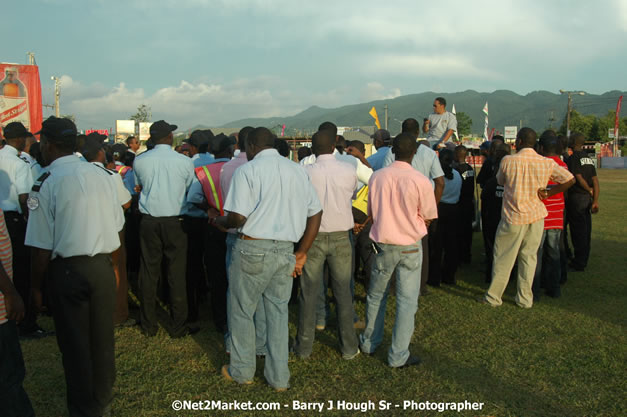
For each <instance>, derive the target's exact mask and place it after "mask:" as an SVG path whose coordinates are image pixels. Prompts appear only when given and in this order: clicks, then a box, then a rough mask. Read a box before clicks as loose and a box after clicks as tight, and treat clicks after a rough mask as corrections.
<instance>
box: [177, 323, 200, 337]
mask: <svg viewBox="0 0 627 417" xmlns="http://www.w3.org/2000/svg"><path fill="white" fill-rule="evenodd" d="M199 331H200V327H191V326H186V327H185V328H184V329H183V331H182V332H180V333H178V334H175V335H172V339H180V338H182V337H185V336H191V335H193V334H196V333H198V332H199Z"/></svg>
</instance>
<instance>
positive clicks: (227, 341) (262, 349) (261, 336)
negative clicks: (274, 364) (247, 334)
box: [224, 233, 268, 356]
mask: <svg viewBox="0 0 627 417" xmlns="http://www.w3.org/2000/svg"><path fill="white" fill-rule="evenodd" d="M237 239H238V237H237V233H228V234H227V235H226V278H227V279H228V278H229V265H231V256H232V253H233V247H234V246H235V242H237ZM229 305H230V302H229V289H228V287H227V289H226V314H227V317H228V316H229V314H230V313H229ZM253 320H254V322H255V347H256V352H257V355H260V356H265V355H266V353H268V349H266V310H264V308H263V301H262V300H261V299H260V300H259V304H257V310H255V315H254V318H253ZM224 347H225V349H226V351H227V352H229V353H230V352H231V331H230V330H229V328H228V326H227V329H226V333H224Z"/></svg>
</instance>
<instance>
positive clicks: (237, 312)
mask: <svg viewBox="0 0 627 417" xmlns="http://www.w3.org/2000/svg"><path fill="white" fill-rule="evenodd" d="M293 252H294V244H293V243H292V242H284V241H276V240H242V239H238V240H237V242H235V246H234V247H233V251H232V254H231V264H230V266H229V277H230V278H229V280H230V281H229V288H230V291H229V303H230V305H229V317H228V322H229V329H230V330H231V363H230V365H229V373H230V374H231V376H232V377H233V379H234V380H235V381H237V382H239V383H245V382H247V381H251V380H252V379H253V377H254V375H255V365H256V358H255V345H253V343H251V342H252V341H253V340H255V324H254V321H253V316H254V314H255V311H256V310H257V305H258V304H259V302H260V300H261V301H262V303H263V306H264V308H265V312H266V345H267V349H268V353H267V355H266V360H265V368H264V376H265V377H266V380H267V381H268V384H270V385H271V386H272V387H274V388H287V387H289V379H290V371H289V368H288V365H287V362H288V358H289V346H288V345H289V332H288V319H289V314H288V306H287V304H288V302H289V300H290V295H291V292H292V283H293V278H292V272H293V271H294V265H295V263H296V258H295V257H294V253H293Z"/></svg>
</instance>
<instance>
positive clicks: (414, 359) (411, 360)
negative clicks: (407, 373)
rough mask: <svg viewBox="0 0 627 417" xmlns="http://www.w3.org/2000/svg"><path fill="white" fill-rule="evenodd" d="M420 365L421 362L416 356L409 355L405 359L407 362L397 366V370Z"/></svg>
mask: <svg viewBox="0 0 627 417" xmlns="http://www.w3.org/2000/svg"><path fill="white" fill-rule="evenodd" d="M421 363H422V361H421V360H420V358H419V357H418V356H413V355H409V358H407V361H406V362H405V364H404V365H401V366H399V367H398V369H402V368H409V367H410V366H416V365H420V364H421Z"/></svg>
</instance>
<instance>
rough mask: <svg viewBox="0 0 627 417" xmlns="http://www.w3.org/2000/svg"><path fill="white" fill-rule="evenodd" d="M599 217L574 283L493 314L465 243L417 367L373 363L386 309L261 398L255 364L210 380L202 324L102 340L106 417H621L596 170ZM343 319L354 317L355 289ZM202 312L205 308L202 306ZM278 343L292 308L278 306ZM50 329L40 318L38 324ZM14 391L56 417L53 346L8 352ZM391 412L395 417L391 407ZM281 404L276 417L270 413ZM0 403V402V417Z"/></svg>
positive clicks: (612, 240)
mask: <svg viewBox="0 0 627 417" xmlns="http://www.w3.org/2000/svg"><path fill="white" fill-rule="evenodd" d="M599 176H600V180H601V200H600V207H601V209H600V213H599V214H597V215H595V216H593V235H592V240H593V242H592V256H591V261H590V264H589V267H588V269H587V271H586V272H584V273H574V272H573V273H570V274H569V277H568V282H567V284H566V285H565V286H564V287H563V296H562V298H560V299H558V300H553V299H549V298H548V297H545V298H543V299H542V301H541V302H540V303H537V304H536V305H534V307H533V308H532V309H531V310H523V309H520V308H518V307H516V305H515V304H514V303H513V290H514V285H515V284H513V283H510V285H509V288H508V291H507V293H506V297H505V303H504V305H503V306H502V307H500V308H496V309H495V308H491V307H489V306H485V305H480V304H478V303H476V302H475V301H474V298H475V297H476V296H478V295H479V294H481V293H482V292H483V291H484V290H485V284H484V283H483V275H482V274H481V270H482V268H483V265H482V242H481V235H480V233H475V236H474V252H473V255H474V257H473V263H472V264H471V265H464V266H463V267H462V269H461V270H460V271H459V272H458V286H457V287H443V288H440V289H433V290H431V291H430V294H429V295H427V296H425V297H421V298H420V300H419V305H420V306H419V311H418V313H417V316H416V331H415V333H414V337H413V340H412V344H411V346H410V349H411V351H412V352H413V353H415V354H417V355H419V356H420V357H421V358H422V359H423V363H422V364H421V365H420V366H418V367H414V368H409V369H402V370H397V369H390V368H389V367H388V366H387V363H386V355H387V349H388V348H389V344H390V338H391V329H392V324H393V320H394V308H393V307H394V301H393V299H392V300H390V302H389V303H388V314H387V316H386V334H385V339H384V342H383V345H382V346H381V347H380V348H379V350H378V351H377V354H376V355H375V356H374V357H368V356H366V355H361V356H359V357H358V358H356V359H355V360H353V361H350V362H347V361H343V360H342V359H341V357H340V354H339V352H338V349H337V337H336V333H335V328H333V327H330V328H327V330H325V331H323V332H317V334H316V337H317V340H316V343H315V345H314V353H313V355H312V357H311V359H309V360H307V361H302V360H300V361H295V362H291V363H290V370H291V373H292V379H291V385H292V388H291V389H290V390H289V391H288V392H284V393H275V392H274V391H273V390H272V389H271V388H270V387H269V386H268V385H267V384H266V383H265V380H264V378H263V361H262V360H259V361H258V363H257V365H258V369H257V374H256V377H255V383H254V384H253V385H250V386H239V385H237V384H235V383H229V382H226V381H225V380H224V379H223V378H222V377H221V376H220V373H219V371H220V367H221V366H222V365H223V364H225V363H227V361H228V358H227V356H226V354H225V353H224V343H223V339H222V335H221V334H218V333H217V332H215V331H214V330H213V326H212V325H211V323H210V320H208V318H207V317H206V315H207V314H208V313H207V312H205V319H204V320H203V321H202V322H201V324H202V325H203V329H202V331H201V332H200V333H199V334H197V335H195V336H193V337H187V338H184V339H182V340H171V339H170V338H169V337H168V336H167V335H166V334H165V333H164V332H163V330H161V331H160V333H159V335H158V336H157V337H156V338H151V339H148V338H146V337H144V336H142V334H141V333H140V332H139V330H138V328H130V329H124V330H119V331H117V333H116V353H117V354H116V356H117V358H116V365H117V370H118V372H117V381H116V383H115V387H114V393H115V398H114V402H113V407H114V411H115V415H116V416H214V415H233V416H234V415H238V416H239V415H251V416H253V415H314V414H320V413H318V412H317V411H293V410H292V401H295V400H296V401H301V402H325V406H326V405H328V404H327V403H328V401H329V400H331V401H337V400H344V401H347V402H352V403H354V402H359V403H362V402H368V401H373V402H374V403H375V405H376V406H377V407H378V405H379V401H381V400H385V401H388V402H390V403H392V406H391V408H392V410H391V411H379V410H378V409H377V410H375V411H367V412H366V413H360V412H359V411H337V410H333V411H329V410H325V411H323V413H322V414H323V415H407V416H417V415H420V416H423V415H442V416H449V415H453V416H454V415H460V416H624V415H627V365H626V364H627V337H626V331H625V328H626V326H627V308H626V303H625V300H626V297H625V295H626V291H625V290H626V287H627V280H626V278H627V257H626V255H625V254H626V251H625V245H626V244H627V237H626V234H627V219H626V218H625V214H626V212H625V208H626V207H627V205H626V204H625V192H626V191H627V171H610V170H600V172H599ZM357 292H358V295H357V297H358V302H357V309H358V312H359V313H360V315H361V316H362V317H363V316H364V308H365V305H364V302H365V301H364V300H365V291H364V288H363V286H358V288H357ZM205 310H208V308H207V306H205ZM290 319H291V320H290V335H291V336H294V335H295V333H296V328H295V323H296V320H297V308H295V306H294V307H293V308H291V317H290ZM41 323H42V325H43V326H44V327H46V328H52V327H53V324H52V321H51V320H50V319H48V318H44V319H42V320H41ZM22 348H23V351H24V357H25V362H26V370H27V376H26V381H25V388H26V391H27V392H28V394H29V395H30V398H31V400H32V402H33V405H34V407H35V411H36V413H37V415H38V416H45V417H48V416H62V415H65V413H66V411H65V410H66V408H65V380H64V377H63V369H62V366H61V358H60V354H59V351H58V347H57V345H56V340H55V339H54V338H47V339H45V340H38V341H24V342H22ZM174 400H191V401H199V400H203V401H204V400H222V401H234V400H238V401H248V400H250V401H252V402H254V403H255V402H274V401H276V402H279V403H280V404H281V410H280V411H267V412H261V411H216V410H214V411H192V410H188V411H179V412H175V411H174V410H173V409H172V407H171V404H172V402H173V401H174ZM405 400H407V401H410V400H414V401H416V402H421V401H430V402H463V401H464V400H467V401H470V402H482V403H484V406H483V409H482V410H477V411H465V412H460V413H457V412H455V411H445V412H443V413H437V412H435V411H418V410H414V411H411V410H406V411H402V405H403V401H405ZM394 404H398V405H400V406H401V407H400V408H394ZM283 405H288V407H283ZM1 408H2V406H1V405H0V415H1V414H2V413H1Z"/></svg>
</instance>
